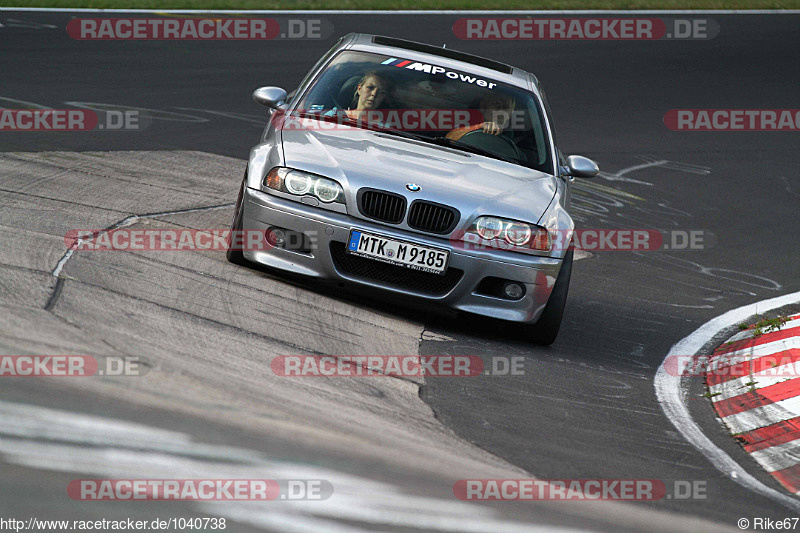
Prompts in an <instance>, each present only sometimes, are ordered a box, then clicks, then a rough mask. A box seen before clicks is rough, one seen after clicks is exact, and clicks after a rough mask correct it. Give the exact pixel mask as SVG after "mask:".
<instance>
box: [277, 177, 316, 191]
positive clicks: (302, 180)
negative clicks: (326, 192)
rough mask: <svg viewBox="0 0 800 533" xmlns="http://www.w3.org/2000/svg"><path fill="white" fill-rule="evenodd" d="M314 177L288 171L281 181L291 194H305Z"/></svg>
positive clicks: (309, 188)
mask: <svg viewBox="0 0 800 533" xmlns="http://www.w3.org/2000/svg"><path fill="white" fill-rule="evenodd" d="M313 182H314V179H313V178H312V177H311V176H309V175H308V174H301V173H300V172H289V174H288V175H287V176H286V178H285V179H284V181H283V183H284V184H285V185H286V190H288V191H289V192H290V193H292V194H299V195H303V194H307V193H308V191H310V190H311V185H312V184H313Z"/></svg>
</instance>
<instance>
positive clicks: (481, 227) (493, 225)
mask: <svg viewBox="0 0 800 533" xmlns="http://www.w3.org/2000/svg"><path fill="white" fill-rule="evenodd" d="M475 230H476V231H477V232H478V235H480V236H481V239H485V240H487V241H490V240H492V239H494V238H495V237H497V236H498V235H500V234H501V233H502V232H503V221H502V220H500V219H499V218H491V217H481V218H479V219H478V220H476V221H475Z"/></svg>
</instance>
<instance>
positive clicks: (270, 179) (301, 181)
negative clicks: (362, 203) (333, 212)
mask: <svg viewBox="0 0 800 533" xmlns="http://www.w3.org/2000/svg"><path fill="white" fill-rule="evenodd" d="M264 186H266V187H268V188H270V189H275V190H276V191H281V192H288V193H289V194H294V195H296V196H313V197H315V198H316V199H317V200H319V201H321V202H325V203H326V204H327V203H331V202H336V203H340V204H343V203H345V201H344V189H343V188H342V186H341V185H339V183H338V182H336V181H334V180H332V179H330V178H323V177H322V176H317V175H315V174H310V173H308V172H303V171H302V170H295V169H292V168H286V167H275V168H273V169H272V170H270V171H269V173H268V174H267V176H266V177H265V178H264Z"/></svg>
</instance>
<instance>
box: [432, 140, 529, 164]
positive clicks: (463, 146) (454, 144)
mask: <svg viewBox="0 0 800 533" xmlns="http://www.w3.org/2000/svg"><path fill="white" fill-rule="evenodd" d="M428 141H429V142H432V143H434V144H438V145H440V146H452V147H453V148H458V149H460V150H464V151H465V152H470V153H473V154H478V155H485V156H486V157H492V158H494V159H500V160H501V161H506V162H508V163H514V164H515V165H519V164H520V162H519V161H517V160H516V159H512V158H510V157H506V156H503V155H500V154H497V153H495V152H492V151H491V150H487V149H485V148H479V147H477V146H473V145H471V144H467V143H465V142H461V141H456V140H453V139H448V138H447V137H433V138H432V139H428Z"/></svg>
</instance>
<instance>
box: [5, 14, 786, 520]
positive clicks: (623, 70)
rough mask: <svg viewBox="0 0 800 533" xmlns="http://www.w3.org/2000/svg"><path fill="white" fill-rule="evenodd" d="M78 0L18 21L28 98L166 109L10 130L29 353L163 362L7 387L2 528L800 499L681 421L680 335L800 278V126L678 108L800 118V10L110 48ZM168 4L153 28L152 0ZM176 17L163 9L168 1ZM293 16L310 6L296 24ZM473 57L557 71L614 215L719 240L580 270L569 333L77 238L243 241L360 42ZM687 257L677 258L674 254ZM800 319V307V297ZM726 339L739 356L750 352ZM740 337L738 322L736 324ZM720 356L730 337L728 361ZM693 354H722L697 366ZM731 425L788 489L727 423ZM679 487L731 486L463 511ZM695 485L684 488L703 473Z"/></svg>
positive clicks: (553, 81)
mask: <svg viewBox="0 0 800 533" xmlns="http://www.w3.org/2000/svg"><path fill="white" fill-rule="evenodd" d="M75 16H80V17H100V16H112V15H111V14H108V13H106V14H103V15H98V14H90V13H81V14H70V13H42V12H15V11H0V25H1V26H0V72H1V73H2V81H0V108H18V109H27V108H36V107H46V108H53V109H74V108H78V107H81V108H89V109H95V110H98V111H99V112H102V111H108V110H112V111H115V110H122V111H124V110H137V112H138V113H139V118H140V125H141V127H140V128H139V129H138V130H134V131H117V130H109V129H104V130H99V129H95V130H92V131H85V132H8V131H0V196H2V202H0V231H1V232H2V233H0V235H2V236H1V237H0V308H2V310H0V354H4V355H27V354H31V355H37V354H39V355H43V354H49V355H53V354H88V355H93V356H126V357H139V358H141V361H142V367H143V368H144V369H145V371H144V373H143V375H142V376H139V377H109V376H104V377H100V376H95V377H90V378H79V379H78V378H76V379H67V378H12V377H7V376H3V377H0V379H1V380H2V382H0V462H1V463H2V466H0V468H1V469H2V470H0V471H1V472H2V475H0V518H11V517H14V518H17V519H24V520H26V521H27V520H28V519H29V518H30V517H38V518H41V519H70V520H100V519H103V518H106V519H122V518H133V519H138V520H153V519H154V518H162V519H169V518H179V517H184V518H190V517H224V518H226V519H227V521H228V528H227V529H228V530H229V531H237V532H238V531H336V532H338V531H341V532H348V533H350V532H366V531H381V532H389V531H396V532H405V531H453V532H461V531H470V532H495V531H508V532H511V531H513V532H517V531H520V532H521V531H584V530H597V531H727V530H729V531H737V530H739V529H738V528H737V527H736V523H737V520H738V519H739V518H741V517H747V518H750V519H752V518H753V517H765V518H772V519H783V518H786V517H796V516H798V515H800V512H798V509H800V500H796V498H794V497H792V498H793V499H794V500H795V503H794V505H793V506H792V505H788V504H786V503H782V502H781V501H777V500H776V499H773V498H768V497H764V496H762V495H759V494H755V493H753V492H752V491H750V490H748V489H746V488H744V487H743V486H741V485H740V484H738V483H737V482H736V481H735V480H733V479H731V477H730V476H728V475H726V473H725V472H721V471H719V470H717V469H716V468H715V467H714V466H713V465H712V464H711V463H710V462H709V461H708V460H707V459H706V458H705V457H704V456H703V455H702V454H700V453H699V452H698V451H697V450H696V449H695V448H694V447H692V446H691V445H690V444H689V443H688V442H687V441H686V440H685V439H684V438H683V437H682V436H681V435H680V434H679V433H678V432H677V431H676V428H675V426H673V424H672V423H671V422H670V421H669V419H668V418H667V417H666V416H665V414H664V412H663V410H662V409H661V407H660V405H659V403H658V401H657V399H656V395H655V391H654V386H653V378H654V375H655V373H656V369H657V368H658V367H659V365H660V364H661V362H662V360H663V359H664V357H665V355H666V354H667V353H668V352H669V350H670V348H671V347H672V346H673V345H674V344H675V343H676V342H678V341H679V340H681V339H682V338H684V337H686V336H687V335H689V334H690V333H691V332H692V331H694V330H695V329H697V328H698V327H699V326H701V325H702V324H704V323H706V322H708V321H709V320H711V319H713V318H714V317H717V316H719V315H721V314H723V313H724V312H726V311H728V310H730V309H734V308H737V307H740V306H743V305H746V304H750V303H753V302H758V301H761V300H766V299H769V298H773V297H776V296H781V295H784V294H789V293H794V292H797V291H800V254H798V245H797V243H798V242H800V229H798V228H800V224H799V223H800V216H798V214H799V213H800V150H798V146H800V144H798V141H800V134H798V132H797V131H796V130H795V131H768V132H746V131H723V132H686V131H671V130H670V129H668V128H667V127H666V126H665V123H664V116H665V114H666V113H667V112H668V111H669V110H671V109H751V110H756V109H797V108H800V98H798V97H799V96H800V92H798V87H800V69H798V68H797V65H800V32H798V30H797V28H798V27H799V25H800V14H782V15H775V14H761V15H757V14H750V15H733V14H720V13H715V14H709V15H702V14H695V15H691V16H689V15H669V16H663V17H662V18H664V19H665V20H666V19H670V20H671V19H674V18H685V19H689V18H696V19H697V18H699V19H709V20H711V21H713V25H712V27H714V28H717V27H718V35H716V36H715V37H713V38H711V39H695V40H655V41H619V40H609V41H593V42H589V41H553V40H550V41H548V40H540V41H523V40H520V41H517V40H508V41H499V40H498V41H483V42H479V41H467V40H460V39H458V38H457V37H456V36H455V35H454V34H453V31H452V27H453V23H454V22H455V21H456V20H457V19H458V18H460V16H455V15H434V14H418V15H385V14H362V15H341V14H323V15H318V16H315V15H309V14H302V15H295V16H294V17H293V18H297V19H304V20H307V19H321V20H322V21H323V22H322V28H324V30H325V31H324V32H323V33H324V37H323V38H320V39H301V40H289V39H280V38H279V39H275V40H271V41H203V42H199V41H102V40H100V41H80V40H75V39H72V38H71V37H70V36H69V35H68V34H67V31H66V26H67V23H68V22H69V21H70V20H71V18H73V17H75ZM136 16H140V15H136ZM153 16H155V15H153ZM265 16H275V17H276V18H279V19H285V18H288V17H287V16H284V15H280V16H277V15H265ZM354 31H355V32H365V33H377V34H384V35H392V36H397V37H402V38H406V39H410V40H416V41H421V42H428V43H431V44H446V45H447V47H448V48H456V49H460V50H463V51H466V52H472V53H476V54H478V55H482V56H485V57H490V58H493V59H498V60H500V61H504V62H507V63H510V64H514V65H517V66H519V67H521V68H524V69H526V70H530V71H532V72H534V73H535V74H536V75H537V76H538V77H539V79H540V80H542V82H543V84H544V86H545V88H546V90H547V94H548V98H549V100H550V103H551V105H552V107H553V113H554V115H555V120H556V128H557V131H558V135H559V147H560V148H561V150H562V151H563V152H564V153H565V154H581V155H585V156H588V157H591V158H593V159H595V160H596V161H597V162H598V164H599V165H600V168H601V170H602V173H601V175H600V176H598V177H597V178H595V179H593V180H591V181H589V180H584V181H580V180H578V181H576V182H575V187H574V189H573V190H574V199H573V202H574V213H575V214H576V217H575V218H576V220H577V223H578V225H579V226H581V227H584V228H609V229H615V228H616V229H622V228H637V229H655V230H661V231H672V232H674V233H678V232H689V231H701V232H702V235H703V247H702V249H699V250H675V249H670V250H664V249H662V250H658V251H640V252H632V251H600V252H591V253H589V254H586V255H584V257H583V258H582V259H581V260H579V261H577V262H576V263H575V267H574V269H573V277H572V283H571V286H570V293H569V300H568V305H567V310H566V316H565V323H564V325H563V326H562V329H561V333H560V335H559V338H558V340H557V341H556V342H555V343H554V344H553V345H552V346H550V347H547V348H543V347H537V346H533V345H530V344H528V343H526V342H525V341H524V339H521V338H520V337H519V336H518V335H516V334H515V333H516V332H515V331H514V328H513V327H508V326H501V325H498V324H497V323H495V322H491V321H486V320H482V319H480V318H476V317H470V316H464V315H455V314H451V313H434V312H420V311H419V310H418V309H415V308H413V307H408V306H406V305H405V304H401V303H397V304H396V303H394V302H391V303H387V302H386V301H384V299H382V298H381V299H370V298H369V297H367V296H364V295H354V294H346V293H343V291H341V290H338V289H337V288H335V287H327V286H317V285H315V284H309V283H306V282H304V281H302V280H289V279H284V278H281V277H279V276H276V275H274V274H273V273H270V272H264V271H258V270H254V269H245V268H241V267H237V266H235V265H232V264H230V263H228V262H226V261H225V257H224V254H223V253H220V252H212V251H209V252H192V253H179V252H175V253H155V252H154V253H147V252H144V253H110V252H95V253H92V252H76V253H75V254H73V255H67V256H65V254H66V252H67V248H66V246H65V244H64V235H65V234H66V233H67V231H69V230H74V229H101V228H109V227H114V226H118V225H124V226H125V227H128V226H130V227H141V228H226V227H228V226H229V224H230V220H231V217H232V213H233V207H232V205H233V202H234V201H235V200H236V194H237V188H238V186H239V183H240V182H241V176H242V173H243V172H244V169H245V164H246V159H247V156H248V153H249V149H250V147H251V146H252V145H254V144H255V143H256V142H258V138H259V135H260V132H261V129H262V128H263V122H264V116H265V113H264V110H263V108H261V107H260V106H258V105H257V104H255V103H254V102H253V101H252V100H251V96H250V94H251V92H252V90H253V89H255V88H257V87H260V86H266V85H276V86H281V87H284V88H286V89H288V90H290V89H293V88H294V87H296V86H297V84H298V83H299V81H300V80H301V78H302V77H303V75H304V74H305V73H306V71H307V70H308V69H309V68H310V67H311V66H312V65H313V63H314V62H315V61H316V60H317V59H318V58H319V57H320V56H321V55H322V54H323V53H324V52H325V51H326V50H327V49H328V48H329V47H330V46H331V45H332V44H333V43H334V42H335V41H336V39H338V37H339V36H341V35H344V34H346V33H349V32H354ZM673 248H674V247H673ZM795 309H796V308H795ZM724 333H725V332H723V334H721V335H720V337H719V338H720V342H722V341H723V340H725V338H726V336H725V334H724ZM728 333H729V332H728ZM712 349H713V347H712ZM288 354H339V355H341V354H377V355H399V354H403V355H417V354H421V355H477V356H480V357H481V358H482V359H483V360H484V361H485V363H486V364H487V365H488V367H491V365H492V364H493V362H494V361H497V360H499V359H509V358H514V357H519V358H522V360H523V361H524V363H523V365H524V373H523V374H521V375H504V376H502V375H495V376H490V375H485V376H479V377H472V378H464V379H461V378H444V377H442V378H435V377H433V378H431V377H428V378H425V380H424V381H419V380H417V381H415V380H403V379H393V378H362V379H358V378H319V379H289V378H281V377H279V376H276V375H275V374H274V373H273V372H272V370H271V369H270V361H271V360H272V358H273V357H275V356H279V355H288ZM688 355H692V354H688ZM704 392H705V391H704V388H703V386H702V381H701V380H700V379H698V380H697V383H694V384H693V387H692V388H691V389H690V392H689V396H688V397H687V404H688V405H689V407H690V410H691V412H692V415H693V417H694V418H695V420H696V421H697V422H698V423H699V424H700V426H701V427H702V429H703V431H704V433H705V434H706V435H707V436H708V437H709V438H710V439H711V440H712V441H713V442H714V443H715V444H716V445H717V446H719V447H720V448H721V449H723V450H724V451H725V452H726V453H728V454H729V455H730V456H731V457H733V458H734V459H735V460H736V461H737V462H738V463H739V464H740V465H741V466H742V467H743V468H744V469H745V470H747V471H748V472H749V473H750V474H752V475H753V476H755V477H756V478H757V479H758V480H759V481H760V482H761V483H763V484H764V485H765V486H767V487H769V488H772V489H774V490H776V491H779V492H783V493H784V494H785V491H784V490H783V489H782V487H781V486H780V485H778V484H777V483H776V482H775V481H774V480H773V479H772V478H771V477H770V476H768V475H767V474H766V473H764V472H763V471H762V470H761V469H760V468H759V467H758V465H757V464H756V463H755V462H753V461H752V459H750V458H749V456H747V455H746V454H745V453H744V452H743V451H742V449H741V448H740V447H739V445H738V444H736V443H735V441H734V440H733V439H732V438H731V437H730V436H729V435H727V433H726V432H725V431H724V430H723V429H722V427H721V425H720V424H719V422H718V421H717V419H716V418H715V415H714V411H713V410H712V408H711V405H710V402H709V401H708V399H707V398H705V397H703V396H702V395H703V393H704ZM530 477H536V478H540V479H550V480H558V479H620V480H624V479H652V480H661V481H663V482H664V483H665V486H666V487H667V489H668V491H669V490H671V489H673V487H676V486H677V485H680V486H686V483H687V482H688V483H689V484H696V485H697V486H701V487H703V488H704V492H703V494H702V496H703V497H699V496H698V495H697V494H695V496H698V497H690V498H680V497H678V496H677V495H676V494H673V495H675V497H671V498H664V499H661V500H658V501H652V502H643V501H632V502H586V501H581V502H573V501H569V502H565V501H561V502H462V501H460V500H458V499H456V498H455V497H454V496H453V484H454V483H455V482H456V481H457V480H459V479H473V478H494V479H500V478H530ZM101 478H102V479H126V478H148V479H156V478H158V479H162V478H164V479H187V478H205V479H222V478H231V479H235V478H251V479H322V480H327V481H328V482H329V483H330V484H331V485H332V486H333V487H334V496H333V497H331V498H330V499H328V500H325V501H304V502H291V501H288V502H284V501H276V502H269V503H267V504H265V503H256V502H238V503H236V502H201V503H192V502H169V501H155V502H134V501H130V502H127V501H126V502H122V501H115V502H84V501H74V500H72V499H70V498H69V497H68V496H67V494H66V487H67V486H68V484H69V483H70V481H72V480H77V479H101ZM676 484H677V485H676ZM175 530H177V529H175Z"/></svg>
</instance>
